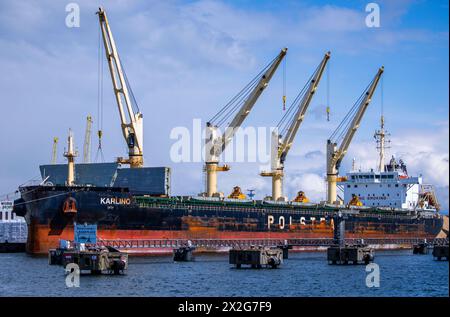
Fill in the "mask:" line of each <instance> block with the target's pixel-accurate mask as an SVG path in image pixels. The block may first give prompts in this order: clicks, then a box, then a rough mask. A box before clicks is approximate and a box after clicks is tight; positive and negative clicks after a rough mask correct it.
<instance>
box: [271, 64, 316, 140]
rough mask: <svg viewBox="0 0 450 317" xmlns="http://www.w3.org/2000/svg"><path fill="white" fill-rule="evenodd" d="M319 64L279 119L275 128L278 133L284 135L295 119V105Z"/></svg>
mask: <svg viewBox="0 0 450 317" xmlns="http://www.w3.org/2000/svg"><path fill="white" fill-rule="evenodd" d="M319 68H320V65H319V66H317V68H316V70H315V71H314V72H313V73H312V74H311V76H310V77H309V79H308V80H307V81H306V83H305V85H304V86H303V88H302V90H301V91H300V92H299V94H298V95H297V96H296V97H295V99H294V101H293V102H292V103H291V105H290V106H289V107H288V109H287V111H286V113H285V114H284V115H283V117H282V118H281V120H280V121H279V122H278V124H277V128H278V129H279V130H280V135H284V134H285V133H286V131H287V130H288V129H289V126H291V125H292V122H293V121H294V120H296V118H295V114H296V112H295V111H294V110H295V109H297V107H298V106H299V104H300V101H301V100H302V99H303V98H304V96H305V93H306V90H307V88H308V87H309V85H310V83H311V81H312V79H313V78H314V76H315V75H316V73H317V72H318V71H319Z"/></svg>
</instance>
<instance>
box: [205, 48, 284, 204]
mask: <svg viewBox="0 0 450 317" xmlns="http://www.w3.org/2000/svg"><path fill="white" fill-rule="evenodd" d="M286 52H287V48H283V49H282V50H281V52H280V53H279V54H278V56H277V57H276V58H275V59H274V60H273V61H272V62H271V64H270V65H269V66H268V67H267V68H266V70H265V71H264V73H262V75H261V76H260V77H259V78H258V79H257V80H258V81H257V83H256V85H255V86H254V88H253V89H252V90H251V92H250V94H249V95H248V97H247V98H246V99H245V101H244V103H243V105H242V106H241V107H240V108H239V111H238V112H237V113H236V115H235V116H234V118H233V120H231V123H230V124H229V125H228V127H226V129H225V131H224V133H223V134H222V135H221V136H219V135H218V126H216V125H213V124H212V123H210V122H208V123H207V142H206V147H205V150H206V153H205V158H206V159H205V162H206V173H207V179H206V183H207V184H206V187H207V188H206V194H207V196H208V197H211V196H213V195H214V194H216V193H217V174H216V172H218V171H228V170H229V167H228V166H227V165H224V166H218V162H219V157H220V155H221V154H222V153H223V151H224V150H225V148H226V146H227V145H228V144H229V143H230V142H231V140H232V139H233V136H234V134H235V133H236V131H237V130H238V128H239V127H240V126H241V124H242V123H243V122H244V120H245V119H246V118H247V116H248V114H249V113H250V111H251V110H252V108H253V106H254V105H255V103H256V101H257V100H258V98H259V97H260V96H261V94H262V92H263V91H264V89H265V88H266V87H267V86H268V84H269V82H270V80H271V79H272V76H273V75H274V74H275V71H276V70H277V68H278V66H279V65H280V63H281V61H282V60H283V58H284V57H285V56H286ZM233 99H234V98H233Z"/></svg>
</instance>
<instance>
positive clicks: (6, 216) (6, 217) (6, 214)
mask: <svg viewBox="0 0 450 317" xmlns="http://www.w3.org/2000/svg"><path fill="white" fill-rule="evenodd" d="M5 220H8V213H7V212H5Z"/></svg>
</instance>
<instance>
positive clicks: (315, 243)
mask: <svg viewBox="0 0 450 317" xmlns="http://www.w3.org/2000/svg"><path fill="white" fill-rule="evenodd" d="M188 241H190V242H191V244H192V245H193V246H195V247H199V248H229V247H250V246H267V247H273V246H279V245H284V244H285V243H287V245H290V246H299V247H327V246H331V245H334V244H335V242H336V241H335V240H334V239H333V238H320V239H317V238H302V239H287V240H284V239H191V240H188V239H128V240H100V241H98V242H97V244H96V245H97V246H112V247H115V248H119V249H147V248H148V249H152V248H158V249H167V248H178V247H181V246H187V245H188ZM425 241H426V242H428V243H429V244H440V245H441V244H446V243H448V238H439V239H438V238H436V239H431V240H426V239H424V238H392V239H391V238H366V239H358V238H351V239H345V243H346V244H348V245H356V244H366V245H386V244H398V245H414V244H419V243H423V242H425Z"/></svg>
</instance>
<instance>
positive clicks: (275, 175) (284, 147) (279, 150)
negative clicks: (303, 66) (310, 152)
mask: <svg viewBox="0 0 450 317" xmlns="http://www.w3.org/2000/svg"><path fill="white" fill-rule="evenodd" d="M330 54H331V53H330V52H327V53H326V54H325V56H324V57H323V59H322V61H321V62H320V64H319V66H317V68H316V70H315V71H314V73H313V74H312V75H311V77H310V79H309V80H308V82H307V83H306V85H305V86H304V87H303V89H302V90H301V91H300V93H299V94H298V95H297V97H296V98H295V100H294V101H293V102H292V104H291V106H290V107H289V109H288V110H287V112H286V113H285V115H284V116H283V117H282V118H281V120H280V122H279V123H278V125H277V129H275V130H274V131H273V132H272V142H271V171H270V172H261V174H260V175H261V176H266V177H268V176H270V177H272V200H275V201H277V200H279V199H280V198H281V197H283V176H284V173H283V169H284V162H285V160H286V156H287V154H288V152H289V150H290V149H291V147H292V143H293V142H294V139H295V136H296V134H297V132H298V129H299V128H300V125H301V124H302V122H303V119H304V118H305V114H306V110H307V109H308V107H309V105H310V103H311V100H312V98H313V96H314V93H315V92H316V90H317V87H318V86H319V82H320V79H321V78H322V74H323V72H324V70H325V67H326V65H327V62H328V60H329V59H330ZM295 109H297V111H295ZM278 128H281V130H282V131H281V134H279V133H280V131H279V130H278ZM282 134H283V135H284V137H283V136H282ZM282 138H283V139H282Z"/></svg>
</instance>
